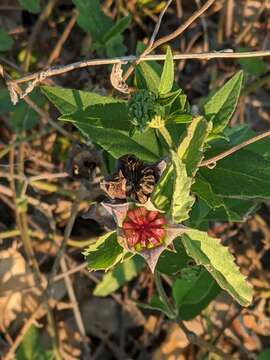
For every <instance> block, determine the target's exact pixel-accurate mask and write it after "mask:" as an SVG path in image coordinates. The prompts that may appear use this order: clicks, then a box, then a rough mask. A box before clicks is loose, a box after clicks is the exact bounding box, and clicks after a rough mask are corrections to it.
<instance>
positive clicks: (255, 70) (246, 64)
mask: <svg viewBox="0 0 270 360" xmlns="http://www.w3.org/2000/svg"><path fill="white" fill-rule="evenodd" d="M238 51H240V52H242V51H249V49H247V48H240V49H238ZM237 61H238V63H239V64H240V65H241V67H242V69H243V70H245V71H246V72H248V73H249V74H251V75H254V76H259V75H262V74H263V73H264V72H266V71H267V66H266V63H265V62H264V61H263V59H262V58H242V59H238V60H237Z"/></svg>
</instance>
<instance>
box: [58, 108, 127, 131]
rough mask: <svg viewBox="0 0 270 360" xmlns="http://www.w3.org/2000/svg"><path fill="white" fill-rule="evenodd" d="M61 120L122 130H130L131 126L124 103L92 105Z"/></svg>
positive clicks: (65, 115)
mask: <svg viewBox="0 0 270 360" xmlns="http://www.w3.org/2000/svg"><path fill="white" fill-rule="evenodd" d="M59 120H64V121H71V122H75V123H76V124H80V126H84V124H85V125H88V124H89V125H96V126H99V127H104V128H113V129H120V130H128V129H129V125H130V123H129V121H128V108H127V105H126V103H125V102H123V101H119V102H113V103H107V104H106V103H105V104H97V105H91V106H88V107H87V108H85V109H81V110H78V111H76V112H72V113H69V114H64V115H62V116H61V117H60V118H59Z"/></svg>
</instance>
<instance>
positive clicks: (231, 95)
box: [203, 71, 243, 139]
mask: <svg viewBox="0 0 270 360" xmlns="http://www.w3.org/2000/svg"><path fill="white" fill-rule="evenodd" d="M242 83H243V71H239V72H238V73H237V74H235V75H234V76H233V77H232V78H231V79H230V80H229V81H227V82H226V84H225V85H223V86H222V88H220V89H219V90H218V91H217V92H215V93H214V94H213V95H212V96H211V97H210V98H209V99H208V100H207V102H206V103H205V104H204V106H203V113H204V116H205V118H206V119H207V120H208V121H212V123H213V130H212V133H211V135H212V136H213V135H216V134H219V133H222V131H223V130H224V129H225V127H226V126H227V124H228V123H229V121H230V118H231V116H232V115H233V113H234V111H235V109H236V105H237V102H238V99H239V96H240V93H241V89H242ZM210 139H211V136H210Z"/></svg>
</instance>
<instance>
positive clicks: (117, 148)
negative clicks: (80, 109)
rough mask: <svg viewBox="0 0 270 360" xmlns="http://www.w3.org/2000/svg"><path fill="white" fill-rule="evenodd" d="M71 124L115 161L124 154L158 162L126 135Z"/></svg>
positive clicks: (154, 156)
mask: <svg viewBox="0 0 270 360" xmlns="http://www.w3.org/2000/svg"><path fill="white" fill-rule="evenodd" d="M72 123H73V124H74V125H75V126H76V127H77V128H78V129H79V130H80V131H81V132H82V133H83V134H84V135H86V136H87V137H88V138H89V139H91V140H92V141H93V142H94V143H96V144H98V145H99V146H101V147H102V148H103V149H104V150H106V151H107V152H108V153H109V154H110V155H112V156H113V157H114V158H115V159H118V158H119V157H120V156H123V155H126V154H134V155H136V156H137V157H138V158H140V159H142V160H144V161H149V162H155V161H157V160H158V157H157V155H155V154H153V153H152V152H151V151H149V150H148V149H147V148H145V147H143V146H142V145H140V144H138V143H137V142H136V141H134V140H133V139H131V138H130V137H129V136H128V133H125V132H123V131H120V130H115V129H104V128H100V127H96V126H92V125H90V124H85V123H81V122H79V121H78V122H75V121H72Z"/></svg>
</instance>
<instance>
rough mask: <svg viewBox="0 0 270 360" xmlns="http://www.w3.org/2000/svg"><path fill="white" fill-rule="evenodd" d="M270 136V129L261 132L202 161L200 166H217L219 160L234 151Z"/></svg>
mask: <svg viewBox="0 0 270 360" xmlns="http://www.w3.org/2000/svg"><path fill="white" fill-rule="evenodd" d="M268 137H270V130H269V131H266V132H264V133H262V134H259V135H257V136H254V137H253V138H251V139H248V140H246V141H244V142H242V143H241V144H238V145H236V146H234V147H233V148H231V149H229V150H226V151H224V152H222V153H221V154H218V155H216V156H214V157H212V158H210V159H208V160H204V161H202V162H201V163H200V167H202V166H207V167H212V165H213V167H214V166H215V164H216V163H217V161H219V160H221V159H224V158H225V157H227V156H229V155H232V154H233V153H235V152H236V151H238V150H241V149H243V148H244V147H246V146H248V145H250V144H253V143H255V142H257V141H260V140H263V139H266V138H268Z"/></svg>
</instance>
